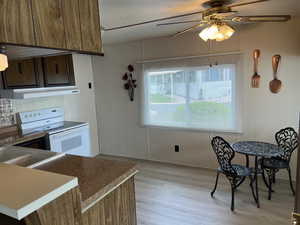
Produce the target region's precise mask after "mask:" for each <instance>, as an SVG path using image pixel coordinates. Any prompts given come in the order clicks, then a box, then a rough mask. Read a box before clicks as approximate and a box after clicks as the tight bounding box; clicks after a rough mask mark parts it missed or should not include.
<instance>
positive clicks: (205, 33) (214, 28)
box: [199, 24, 235, 41]
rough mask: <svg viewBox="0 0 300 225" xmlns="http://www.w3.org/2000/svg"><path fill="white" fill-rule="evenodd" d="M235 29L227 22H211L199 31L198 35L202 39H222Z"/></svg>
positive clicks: (226, 37) (229, 35)
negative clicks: (211, 23)
mask: <svg viewBox="0 0 300 225" xmlns="http://www.w3.org/2000/svg"><path fill="white" fill-rule="evenodd" d="M234 32H235V30H234V29H233V28H232V27H230V26H228V25H227V24H221V25H219V24H213V25H211V26H210V27H207V28H205V29H204V30H202V31H201V32H200V33H199V37H200V38H201V39H203V40H204V41H208V39H209V40H216V41H224V40H226V39H228V38H230V37H231V36H232V35H233V34H234Z"/></svg>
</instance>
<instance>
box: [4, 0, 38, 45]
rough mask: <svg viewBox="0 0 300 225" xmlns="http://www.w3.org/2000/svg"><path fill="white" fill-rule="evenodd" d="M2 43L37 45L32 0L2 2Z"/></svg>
mask: <svg viewBox="0 0 300 225" xmlns="http://www.w3.org/2000/svg"><path fill="white" fill-rule="evenodd" d="M0 42H8V43H17V44H23V45H35V38H34V31H33V20H32V11H31V5H30V0H0Z"/></svg>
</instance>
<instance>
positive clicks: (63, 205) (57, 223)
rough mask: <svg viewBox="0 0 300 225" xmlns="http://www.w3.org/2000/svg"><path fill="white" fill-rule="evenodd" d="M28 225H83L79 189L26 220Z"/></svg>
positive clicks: (73, 190) (68, 193)
mask: <svg viewBox="0 0 300 225" xmlns="http://www.w3.org/2000/svg"><path fill="white" fill-rule="evenodd" d="M25 223H26V225H82V214H81V197H80V192H79V188H78V187H77V188H73V189H72V190H70V191H68V192H67V193H65V194H64V195H62V196H60V197H59V198H57V199H55V200H54V201H52V202H51V203H49V204H47V205H45V206H43V207H42V208H40V209H38V210H37V211H35V212H33V213H32V214H30V215H29V216H27V217H26V218H25Z"/></svg>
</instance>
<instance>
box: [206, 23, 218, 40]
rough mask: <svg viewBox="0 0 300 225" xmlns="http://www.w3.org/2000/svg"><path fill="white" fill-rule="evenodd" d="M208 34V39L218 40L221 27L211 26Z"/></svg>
mask: <svg viewBox="0 0 300 225" xmlns="http://www.w3.org/2000/svg"><path fill="white" fill-rule="evenodd" d="M207 33H208V38H209V39H210V40H214V39H216V38H217V35H218V33H219V26H218V25H217V24H213V25H211V26H210V27H209V28H208V30H207Z"/></svg>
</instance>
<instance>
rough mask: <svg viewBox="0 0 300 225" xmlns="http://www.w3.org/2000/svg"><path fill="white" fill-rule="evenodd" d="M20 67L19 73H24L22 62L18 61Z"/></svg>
mask: <svg viewBox="0 0 300 225" xmlns="http://www.w3.org/2000/svg"><path fill="white" fill-rule="evenodd" d="M18 69H19V73H20V74H23V71H22V63H18Z"/></svg>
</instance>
